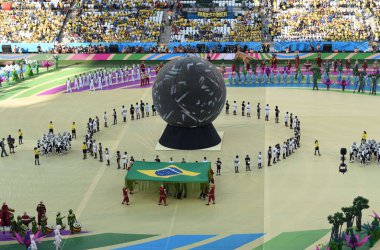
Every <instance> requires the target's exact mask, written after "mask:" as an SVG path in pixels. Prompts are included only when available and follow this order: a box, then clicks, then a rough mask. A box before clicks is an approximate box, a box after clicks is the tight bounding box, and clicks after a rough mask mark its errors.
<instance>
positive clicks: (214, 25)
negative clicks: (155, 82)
mask: <svg viewBox="0 0 380 250" xmlns="http://www.w3.org/2000/svg"><path fill="white" fill-rule="evenodd" d="M261 39H262V22H261V17H260V16H259V14H258V13H257V12H254V11H243V12H242V13H240V14H239V15H238V16H237V17H236V18H235V19H228V18H226V19H186V18H184V17H183V16H177V17H176V18H175V20H173V22H172V35H171V39H170V40H171V41H172V42H195V41H201V42H237V41H239V42H254V41H261Z"/></svg>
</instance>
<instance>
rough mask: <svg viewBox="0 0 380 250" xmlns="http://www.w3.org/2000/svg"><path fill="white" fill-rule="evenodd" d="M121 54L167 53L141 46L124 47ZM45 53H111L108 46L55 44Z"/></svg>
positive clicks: (156, 47)
mask: <svg viewBox="0 0 380 250" xmlns="http://www.w3.org/2000/svg"><path fill="white" fill-rule="evenodd" d="M120 52H122V53H161V52H166V53H168V52H169V51H168V50H167V48H166V47H163V46H154V47H152V46H151V47H147V48H144V47H142V46H133V47H132V46H124V47H123V48H122V50H121V51H120ZM47 53H51V54H81V53H89V54H98V53H111V50H110V48H109V46H107V45H102V44H94V45H92V44H91V45H88V46H83V45H81V46H76V47H73V46H67V45H65V44H56V45H55V46H54V49H51V50H49V51H47Z"/></svg>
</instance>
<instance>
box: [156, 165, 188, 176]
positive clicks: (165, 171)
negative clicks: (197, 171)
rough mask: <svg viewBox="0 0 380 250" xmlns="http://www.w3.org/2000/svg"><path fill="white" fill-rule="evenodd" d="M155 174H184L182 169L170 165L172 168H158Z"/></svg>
mask: <svg viewBox="0 0 380 250" xmlns="http://www.w3.org/2000/svg"><path fill="white" fill-rule="evenodd" d="M155 174H156V175H157V176H170V175H178V174H182V171H181V170H180V169H178V168H175V167H170V168H164V169H160V170H157V171H156V172H155Z"/></svg>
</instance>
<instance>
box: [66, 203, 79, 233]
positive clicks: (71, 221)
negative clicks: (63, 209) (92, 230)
mask: <svg viewBox="0 0 380 250" xmlns="http://www.w3.org/2000/svg"><path fill="white" fill-rule="evenodd" d="M76 222H77V218H76V217H75V214H74V213H73V210H72V209H70V210H69V215H67V224H68V225H69V228H70V232H71V233H74V223H76Z"/></svg>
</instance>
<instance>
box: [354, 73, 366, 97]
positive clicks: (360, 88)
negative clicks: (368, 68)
mask: <svg viewBox="0 0 380 250" xmlns="http://www.w3.org/2000/svg"><path fill="white" fill-rule="evenodd" d="M365 75H366V74H365V73H364V72H362V73H360V74H359V90H358V93H360V91H361V92H363V93H364V85H365V82H364V77H365ZM354 93H355V91H354Z"/></svg>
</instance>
